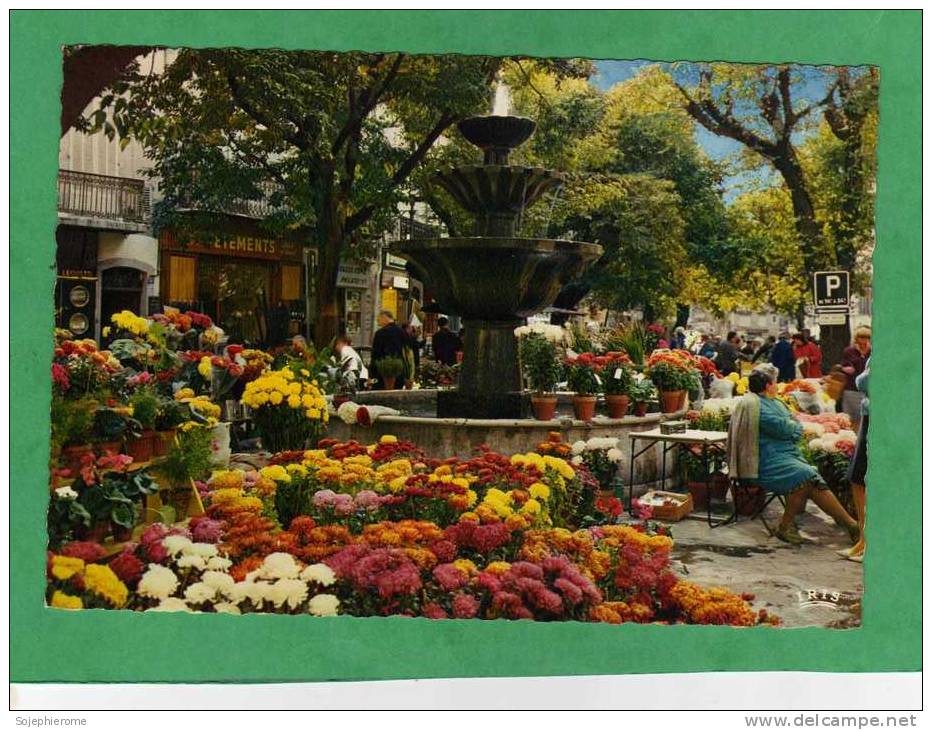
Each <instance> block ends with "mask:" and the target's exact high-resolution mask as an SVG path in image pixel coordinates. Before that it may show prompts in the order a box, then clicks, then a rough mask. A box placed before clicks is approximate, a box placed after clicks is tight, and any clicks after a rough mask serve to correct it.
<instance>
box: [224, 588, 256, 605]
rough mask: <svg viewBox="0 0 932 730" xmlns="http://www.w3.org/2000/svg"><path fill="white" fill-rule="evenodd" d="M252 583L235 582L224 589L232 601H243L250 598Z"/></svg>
mask: <svg viewBox="0 0 932 730" xmlns="http://www.w3.org/2000/svg"><path fill="white" fill-rule="evenodd" d="M252 585H253V584H252V583H234V584H233V585H232V586H230V587H229V588H227V589H226V590H225V591H224V594H225V595H226V597H227V598H228V599H229V601H230V603H242V602H243V601H245V600H246V599H247V598H249V593H250V591H251V590H252V588H251V586H252Z"/></svg>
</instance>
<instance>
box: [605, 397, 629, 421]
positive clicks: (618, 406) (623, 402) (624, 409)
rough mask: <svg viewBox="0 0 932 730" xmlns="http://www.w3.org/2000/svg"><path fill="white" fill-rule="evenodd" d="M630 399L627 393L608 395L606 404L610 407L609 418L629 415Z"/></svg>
mask: <svg viewBox="0 0 932 730" xmlns="http://www.w3.org/2000/svg"><path fill="white" fill-rule="evenodd" d="M629 402H630V399H629V398H628V396H626V395H606V396H605V405H606V406H607V407H608V417H609V418H624V417H625V416H626V415H628V403H629Z"/></svg>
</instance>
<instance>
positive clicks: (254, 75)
mask: <svg viewBox="0 0 932 730" xmlns="http://www.w3.org/2000/svg"><path fill="white" fill-rule="evenodd" d="M501 63H502V61H501V59H499V58H492V57H470V56H454V55H450V56H409V55H406V54H403V53H329V52H317V51H282V50H243V49H206V50H195V49H184V50H181V51H179V52H178V55H177V57H176V58H175V60H174V61H173V63H171V65H170V66H168V68H167V69H166V71H165V72H164V73H163V74H160V75H145V74H142V73H140V71H139V69H138V68H134V69H132V71H131V72H130V73H129V74H127V76H126V78H124V79H119V80H117V81H116V82H115V83H113V84H111V86H110V87H109V91H108V93H106V94H105V95H104V96H103V99H102V102H101V104H100V111H101V112H103V114H102V115H101V114H95V115H92V116H91V118H90V119H89V120H86V121H85V125H86V126H87V127H90V128H93V129H97V128H102V129H104V130H105V131H106V132H107V133H108V134H110V135H111V136H113V135H119V136H120V137H122V138H124V139H130V138H136V139H138V140H139V141H140V142H141V143H142V145H143V147H144V149H145V150H146V154H147V156H149V157H150V158H151V159H152V160H153V161H154V167H153V170H152V175H153V176H156V177H158V178H160V185H161V187H162V190H163V193H164V196H165V197H164V204H163V206H162V210H161V211H160V218H159V220H160V222H161V223H162V224H163V225H164V224H171V225H173V226H175V227H177V228H185V227H187V229H188V230H192V231H193V230H200V231H204V230H207V231H212V232H213V233H214V234H216V233H217V230H218V226H219V225H220V221H221V219H222V214H223V211H224V210H229V209H230V208H231V207H235V206H236V205H238V204H242V202H243V201H266V202H268V203H269V204H270V205H271V206H272V208H273V209H274V212H273V213H271V214H270V215H269V216H268V217H267V218H266V220H265V221H264V224H265V225H266V226H267V227H268V228H270V229H276V230H282V229H286V228H290V229H301V230H309V231H312V232H313V233H312V235H313V238H312V239H310V240H309V241H308V243H309V244H310V245H311V246H312V247H313V249H314V250H315V251H316V257H317V260H316V273H315V299H316V308H317V311H316V315H317V320H316V325H315V339H317V341H318V342H321V343H322V342H326V341H329V340H330V339H331V338H332V337H333V336H334V335H336V334H337V327H338V303H337V296H336V295H337V290H336V280H337V273H338V268H339V263H340V260H341V258H342V257H343V256H345V255H347V254H348V253H352V252H354V251H358V250H359V249H361V248H364V246H365V242H366V240H368V239H369V238H371V237H372V236H373V235H374V234H376V233H378V232H380V231H381V230H385V229H386V228H387V226H388V223H389V220H390V219H391V217H392V216H393V215H394V214H395V211H396V209H397V204H398V201H399V200H401V199H402V198H404V197H405V195H406V194H407V186H408V185H409V183H410V178H411V175H412V173H413V172H414V171H415V170H417V169H418V167H419V166H420V165H421V164H423V162H424V160H425V159H426V158H427V156H428V153H429V152H430V150H431V148H432V147H434V145H435V144H436V143H437V141H438V140H439V139H440V138H441V136H442V135H444V133H445V132H447V131H448V130H449V129H450V127H451V126H452V125H454V124H455V123H456V122H457V121H458V120H460V119H462V118H464V117H466V116H469V115H471V114H474V113H477V112H479V111H480V110H483V109H484V108H485V107H486V105H487V104H488V94H489V86H490V84H491V82H492V80H493V79H494V77H495V75H496V73H497V71H498V69H499V67H500V66H501ZM191 208H195V209H197V210H199V211H200V214H199V215H194V216H191V215H186V214H183V213H182V212H181V211H182V209H191Z"/></svg>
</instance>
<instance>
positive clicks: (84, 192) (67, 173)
mask: <svg viewBox="0 0 932 730" xmlns="http://www.w3.org/2000/svg"><path fill="white" fill-rule="evenodd" d="M58 210H59V212H61V213H68V214H70V215H76V216H82V217H88V218H103V219H105V220H112V221H122V222H130V223H147V222H148V219H149V201H148V200H147V199H146V186H145V182H144V181H143V180H134V179H131V178H127V177H113V176H112V175H96V174H94V173H90V172H74V171H72V170H59V171H58Z"/></svg>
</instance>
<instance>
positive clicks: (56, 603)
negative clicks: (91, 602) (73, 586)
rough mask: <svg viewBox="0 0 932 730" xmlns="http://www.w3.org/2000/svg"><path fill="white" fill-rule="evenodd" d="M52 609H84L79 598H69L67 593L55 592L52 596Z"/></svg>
mask: <svg viewBox="0 0 932 730" xmlns="http://www.w3.org/2000/svg"><path fill="white" fill-rule="evenodd" d="M51 606H52V608H71V609H75V608H84V602H83V601H82V600H81V597H80V596H69V595H68V594H67V593H62V592H61V591H55V592H54V593H53V594H52V602H51Z"/></svg>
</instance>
